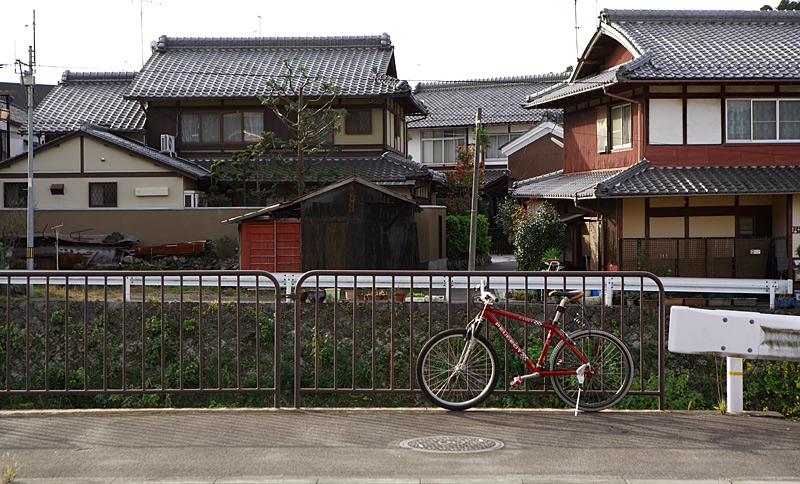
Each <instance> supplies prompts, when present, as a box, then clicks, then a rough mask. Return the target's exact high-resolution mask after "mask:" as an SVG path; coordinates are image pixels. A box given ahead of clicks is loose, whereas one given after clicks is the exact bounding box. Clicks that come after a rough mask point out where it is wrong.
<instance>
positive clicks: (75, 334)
mask: <svg viewBox="0 0 800 484" xmlns="http://www.w3.org/2000/svg"><path fill="white" fill-rule="evenodd" d="M276 276H277V275H275V274H269V273H265V272H259V271H211V272H195V271H189V272H182V271H172V272H148V271H138V272H123V271H113V272H98V271H87V272H83V271H81V272H77V271H69V272H67V271H59V272H54V271H32V272H27V271H3V272H0V318H2V321H0V395H7V396H18V395H70V396H74V395H198V394H211V395H215V394H225V395H228V396H231V398H233V396H236V395H250V394H258V395H265V396H266V397H269V396H271V397H272V402H271V403H272V405H274V406H275V407H280V406H282V405H286V404H290V405H293V406H295V407H301V406H303V405H305V406H309V405H327V406H333V405H356V404H367V405H396V404H398V402H400V403H405V404H409V405H419V404H422V400H421V399H420V396H419V391H418V387H417V384H416V381H415V377H414V368H415V365H416V356H417V354H418V353H419V350H420V349H421V348H422V345H423V344H424V343H425V342H426V341H427V340H428V339H429V338H430V337H431V336H433V335H434V334H436V333H437V332H438V331H441V330H443V329H446V328H449V327H458V326H463V325H464V324H465V322H466V321H467V320H468V318H471V317H472V316H474V314H475V312H476V311H477V308H476V307H474V306H473V304H472V296H471V295H472V291H471V289H472V288H473V287H474V286H475V285H477V284H478V282H479V281H480V280H487V281H488V282H489V285H490V287H491V288H493V289H494V290H495V291H496V293H497V294H498V295H499V296H500V298H501V299H500V301H501V302H500V304H502V305H503V306H504V307H505V308H506V309H508V310H510V311H513V312H518V313H520V314H523V315H526V316H528V317H533V318H536V319H539V320H550V319H552V317H553V314H554V304H553V303H552V301H551V302H548V301H547V298H546V297H544V294H546V293H547V291H549V290H552V289H581V290H583V291H584V292H585V296H584V298H583V299H582V300H581V301H580V302H581V304H575V305H570V306H569V313H568V315H569V318H567V320H566V323H567V329H576V327H570V326H569V325H572V324H587V322H588V324H590V325H591V326H592V327H598V328H602V329H605V330H608V331H611V332H613V333H615V334H617V335H618V336H619V337H620V338H622V339H623V340H624V341H625V342H626V343H627V344H628V346H629V348H630V349H631V351H632V353H633V355H634V360H635V362H636V363H635V364H636V372H635V377H636V380H635V381H634V386H633V387H632V389H631V391H630V394H631V395H639V396H650V397H653V398H656V399H658V407H659V408H664V349H665V331H664V320H665V310H664V298H663V296H664V288H663V285H662V284H661V282H660V280H659V279H658V278H656V277H654V276H653V275H652V274H648V273H642V272H614V273H594V272H526V273H523V272H509V273H501V272H445V271H438V272H433V271H424V272H412V271H400V272H387V271H380V272H368V271H313V272H309V273H305V274H301V275H294V276H293V277H288V276H287V275H280V277H276ZM289 281H291V282H293V283H294V284H293V286H292V287H291V288H288V289H290V290H286V291H284V290H283V289H282V288H281V284H282V283H283V284H286V283H288V282H289ZM653 290H655V291H657V293H658V296H659V297H658V299H657V300H648V298H647V297H646V293H647V292H648V291H653ZM628 301H638V305H628V304H626V302H628ZM645 303H655V307H654V308H653V309H650V308H648V307H647V305H646V304H645ZM292 305H293V306H292ZM290 308H291V309H294V311H291V310H290ZM292 316H294V320H293V321H292V320H291V319H292ZM507 329H508V331H509V332H510V333H511V334H512V335H513V336H514V338H515V339H516V340H517V341H518V342H520V343H521V344H523V345H524V346H525V347H526V352H528V353H529V354H534V353H536V347H537V345H539V344H540V343H541V340H542V338H543V336H544V335H543V334H542V332H541V328H538V327H532V326H529V325H522V324H520V323H516V322H513V323H512V322H508V326H507ZM292 330H293V331H292ZM490 336H496V335H490ZM493 342H494V344H496V348H497V350H498V353H499V354H500V357H501V362H502V367H503V373H502V375H501V381H502V382H503V383H502V384H501V386H500V387H499V388H498V389H497V391H496V394H497V395H499V398H512V397H519V396H522V397H525V398H529V397H531V396H544V397H547V396H548V395H551V394H552V393H551V391H550V388H549V387H548V385H549V382H547V381H545V380H541V381H538V382H536V381H533V380H530V381H527V382H526V384H525V385H523V386H521V387H519V388H517V389H514V388H511V387H510V386H509V384H508V382H509V381H510V380H511V378H513V377H514V376H515V375H516V374H517V373H524V369H523V368H522V367H521V364H520V362H519V360H518V359H517V358H516V355H515V354H513V353H512V352H510V351H509V349H508V348H507V347H506V346H505V344H504V342H503V341H502V340H500V339H499V338H494V339H493ZM653 382H657V384H656V385H655V386H652V385H654V383H653ZM282 389H284V390H283V391H282ZM290 389H291V390H290ZM187 398H188V397H187ZM220 398H222V397H220ZM545 405H546V403H545Z"/></svg>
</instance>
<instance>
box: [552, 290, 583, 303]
mask: <svg viewBox="0 0 800 484" xmlns="http://www.w3.org/2000/svg"><path fill="white" fill-rule="evenodd" d="M547 295H548V296H550V297H566V298H568V299H569V300H570V301H574V300H576V299H580V298H581V297H582V296H583V291H581V290H578V289H572V290H568V291H550V292H549V293H547Z"/></svg>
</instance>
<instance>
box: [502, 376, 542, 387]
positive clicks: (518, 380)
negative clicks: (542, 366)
mask: <svg viewBox="0 0 800 484" xmlns="http://www.w3.org/2000/svg"><path fill="white" fill-rule="evenodd" d="M538 377H539V372H536V373H531V374H530V375H522V376H519V375H517V376H515V377H514V378H513V379H512V380H511V383H509V385H511V387H512V388H517V387H518V386H520V385H521V384H522V381H523V380H530V379H531V378H538Z"/></svg>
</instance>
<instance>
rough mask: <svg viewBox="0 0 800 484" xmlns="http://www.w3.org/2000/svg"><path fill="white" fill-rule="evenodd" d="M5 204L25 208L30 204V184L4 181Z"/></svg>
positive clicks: (7, 206)
mask: <svg viewBox="0 0 800 484" xmlns="http://www.w3.org/2000/svg"><path fill="white" fill-rule="evenodd" d="M3 206H4V207H6V208H23V207H27V206H28V184H27V183H24V182H22V183H20V182H9V183H3Z"/></svg>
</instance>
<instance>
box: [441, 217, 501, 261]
mask: <svg viewBox="0 0 800 484" xmlns="http://www.w3.org/2000/svg"><path fill="white" fill-rule="evenodd" d="M469 224H470V217H469V216H468V215H449V216H448V217H447V257H449V258H451V259H464V258H466V257H467V256H468V255H469ZM490 243H491V239H490V238H489V221H488V220H487V219H486V216H485V215H480V214H479V215H478V233H477V240H476V253H478V254H487V253H489V246H490Z"/></svg>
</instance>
